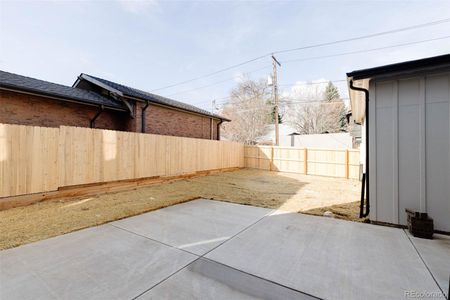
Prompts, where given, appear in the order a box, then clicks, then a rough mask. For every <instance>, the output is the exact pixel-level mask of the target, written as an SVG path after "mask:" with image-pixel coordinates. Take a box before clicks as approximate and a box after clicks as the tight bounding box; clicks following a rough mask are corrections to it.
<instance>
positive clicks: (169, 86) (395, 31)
mask: <svg viewBox="0 0 450 300" xmlns="http://www.w3.org/2000/svg"><path fill="white" fill-rule="evenodd" d="M446 22H450V18H447V19H441V20H436V21H432V22H427V23H422V24H416V25H412V26H408V27H402V28H397V29H392V30H388V31H381V32H377V33H372V34H367V35H362V36H357V37H353V38H347V39H342V40H336V41H331V42H325V43H319V44H312V45H307V46H302V47H297V48H291V49H284V50H278V51H275V52H272V53H267V54H264V55H261V56H258V57H255V58H252V59H249V60H246V61H243V62H241V63H238V64H234V65H231V66H229V67H226V68H223V69H220V70H217V71H214V72H211V73H208V74H205V75H202V76H198V77H194V78H191V79H187V80H184V81H180V82H177V83H174V84H170V85H166V86H163V87H160V88H157V89H153V90H151V91H150V92H155V91H159V90H163V89H168V88H171V87H174V86H178V85H182V84H186V83H188V82H192V81H196V80H199V79H202V78H206V77H211V76H213V75H216V74H219V73H222V72H225V71H228V70H231V69H234V68H237V67H240V66H243V65H246V64H249V63H251V62H254V61H257V60H260V59H263V58H266V57H268V56H271V55H272V54H281V53H287V52H293V51H299V50H305V49H311V48H317V47H323V46H328V45H334V44H340V43H346V42H351V41H356V40H361V39H368V38H373V37H378V36H383V35H388V34H393V33H398V32H404V31H408V30H413V29H418V28H423V27H428V26H434V25H438V24H442V23H446Z"/></svg>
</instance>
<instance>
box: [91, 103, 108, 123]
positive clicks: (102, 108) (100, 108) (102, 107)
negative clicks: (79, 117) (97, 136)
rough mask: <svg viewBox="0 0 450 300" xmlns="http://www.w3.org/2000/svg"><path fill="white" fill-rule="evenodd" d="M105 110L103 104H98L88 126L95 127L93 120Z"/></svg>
mask: <svg viewBox="0 0 450 300" xmlns="http://www.w3.org/2000/svg"><path fill="white" fill-rule="evenodd" d="M104 110H105V107H104V106H103V105H100V106H99V109H98V112H97V113H96V114H95V116H94V117H93V118H92V119H91V122H90V127H91V128H95V120H97V118H98V117H99V116H100V114H101V113H102V112H103V111H104Z"/></svg>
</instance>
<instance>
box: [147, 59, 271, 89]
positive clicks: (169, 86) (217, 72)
mask: <svg viewBox="0 0 450 300" xmlns="http://www.w3.org/2000/svg"><path fill="white" fill-rule="evenodd" d="M266 56H267V55H261V56H258V57H255V58H253V59H249V60H246V61H244V62H241V63H238V64H235V65H232V66H230V67H227V68H224V69H220V70H217V71H214V72H212V73H208V74H205V75H202V76H199V77H195V78H191V79H188V80H184V81H180V82H177V83H174V84H171V85H166V86H163V87H160V88H157V89H154V90H151V91H150V92H155V91H159V90H165V89H168V88H171V87H174V86H177V85H181V84H185V83H188V82H192V81H195V80H199V79H202V78H206V77H211V76H213V75H216V74H219V73H222V72H225V71H228V70H231V69H234V68H237V67H240V66H242V65H246V64H248V63H251V62H254V61H257V60H260V59H262V58H264V57H266Z"/></svg>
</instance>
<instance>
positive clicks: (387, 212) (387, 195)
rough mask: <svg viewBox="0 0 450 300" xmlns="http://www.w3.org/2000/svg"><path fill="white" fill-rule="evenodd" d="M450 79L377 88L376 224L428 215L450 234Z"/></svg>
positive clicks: (375, 84)
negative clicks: (417, 213) (411, 214)
mask: <svg viewBox="0 0 450 300" xmlns="http://www.w3.org/2000/svg"><path fill="white" fill-rule="evenodd" d="M449 82H450V75H449V73H441V74H434V75H430V74H420V75H416V76H409V77H403V78H402V77H398V78H391V79H385V80H378V81H372V82H371V87H370V88H371V91H372V92H373V93H372V96H371V99H370V100H371V101H372V103H371V104H370V108H371V109H372V110H371V115H370V117H371V118H372V122H371V128H370V131H371V137H370V142H371V143H372V146H371V151H372V152H371V162H372V168H371V171H370V173H371V174H370V175H371V178H372V180H371V184H373V185H375V186H373V187H372V188H371V191H370V194H371V199H372V203H373V206H372V212H371V218H372V219H373V220H376V221H381V222H388V223H394V224H406V214H405V208H411V209H415V210H421V211H427V212H428V213H429V214H430V216H431V217H432V218H434V220H435V228H436V229H438V230H444V231H450V121H449V114H450V92H449V89H450V83H449Z"/></svg>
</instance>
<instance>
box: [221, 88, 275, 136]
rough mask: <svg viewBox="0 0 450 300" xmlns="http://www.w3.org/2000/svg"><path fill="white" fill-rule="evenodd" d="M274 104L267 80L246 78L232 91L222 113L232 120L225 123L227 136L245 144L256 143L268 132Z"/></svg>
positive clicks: (224, 132) (224, 131)
mask: <svg viewBox="0 0 450 300" xmlns="http://www.w3.org/2000/svg"><path fill="white" fill-rule="evenodd" d="M272 108H273V106H272V105H271V89H270V87H269V86H268V85H267V83H266V82H265V80H259V81H253V80H249V79H244V80H243V81H242V82H240V83H239V85H238V86H237V87H236V88H235V89H233V90H232V91H231V98H230V101H229V103H227V104H226V105H225V107H224V109H223V110H222V115H224V116H225V117H227V118H229V119H231V120H232V122H229V123H225V124H224V125H223V134H224V136H225V137H226V138H228V139H230V140H233V141H238V142H241V143H245V144H254V143H255V142H256V140H257V138H258V137H260V136H263V135H265V134H267V126H266V125H267V124H269V123H270V119H271V113H272Z"/></svg>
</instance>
